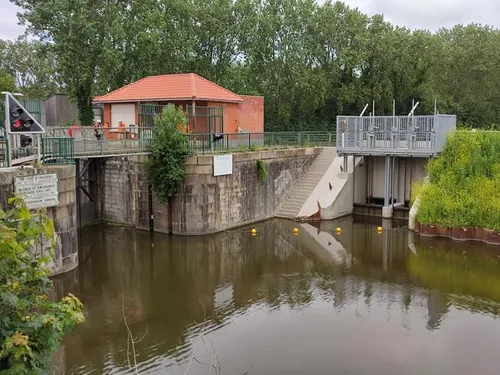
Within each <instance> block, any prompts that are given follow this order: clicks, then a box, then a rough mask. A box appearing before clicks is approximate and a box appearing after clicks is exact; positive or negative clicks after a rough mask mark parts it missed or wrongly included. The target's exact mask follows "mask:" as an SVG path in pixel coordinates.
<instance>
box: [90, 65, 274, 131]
mask: <svg viewBox="0 0 500 375" xmlns="http://www.w3.org/2000/svg"><path fill="white" fill-rule="evenodd" d="M94 103H101V104H102V105H103V114H102V117H103V118H102V122H103V123H106V122H108V123H109V124H111V128H116V129H118V124H119V122H120V121H123V122H124V123H125V124H126V125H128V126H130V125H136V126H152V125H153V123H152V119H153V115H154V114H155V113H158V112H160V111H161V109H162V108H163V106H164V105H166V104H169V103H173V104H175V105H176V106H182V107H183V108H184V110H185V111H186V113H187V116H188V130H189V131H191V132H194V133H210V132H212V133H238V132H251V133H260V132H263V131H264V98H263V97H262V96H248V95H238V94H235V93H233V92H231V91H229V90H227V89H225V88H223V87H221V86H219V85H217V84H215V83H214V82H211V81H209V80H207V79H205V78H203V77H201V76H199V75H197V74H195V73H189V74H166V75H157V76H149V77H144V78H142V79H140V80H138V81H136V82H133V83H131V84H129V85H126V86H123V87H121V88H119V89H117V90H115V91H112V92H110V93H108V94H106V95H102V96H98V97H96V98H94Z"/></svg>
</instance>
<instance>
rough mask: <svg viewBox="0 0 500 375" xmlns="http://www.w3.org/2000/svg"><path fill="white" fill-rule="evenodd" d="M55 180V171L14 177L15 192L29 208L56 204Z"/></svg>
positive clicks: (57, 199) (57, 196)
mask: <svg viewBox="0 0 500 375" xmlns="http://www.w3.org/2000/svg"><path fill="white" fill-rule="evenodd" d="M57 181H58V180H57V175H56V174H55V173H54V174H41V175H33V176H22V177H16V181H15V190H16V194H17V195H18V196H20V197H21V198H23V199H24V201H25V202H26V205H27V206H28V208H29V209H36V208H42V207H53V206H57V205H58V204H59V192H58V190H57Z"/></svg>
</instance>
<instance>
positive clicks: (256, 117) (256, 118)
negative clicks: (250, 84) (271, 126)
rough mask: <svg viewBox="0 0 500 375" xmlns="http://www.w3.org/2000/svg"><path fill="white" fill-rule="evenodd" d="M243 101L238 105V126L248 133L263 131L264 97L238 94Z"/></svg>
mask: <svg viewBox="0 0 500 375" xmlns="http://www.w3.org/2000/svg"><path fill="white" fill-rule="evenodd" d="M240 96H241V97H242V98H243V100H244V101H245V102H244V103H243V104H240V105H239V110H240V114H239V126H240V127H241V128H242V129H243V130H244V131H247V132H250V133H262V132H263V131H264V97H263V96H249V95H240Z"/></svg>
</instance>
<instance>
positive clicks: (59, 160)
mask: <svg viewBox="0 0 500 375" xmlns="http://www.w3.org/2000/svg"><path fill="white" fill-rule="evenodd" d="M41 154H42V160H43V163H44V164H73V163H74V162H75V139H74V138H68V137H43V138H42V150H41Z"/></svg>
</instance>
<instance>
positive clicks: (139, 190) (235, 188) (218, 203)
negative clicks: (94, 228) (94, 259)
mask: <svg viewBox="0 0 500 375" xmlns="http://www.w3.org/2000/svg"><path fill="white" fill-rule="evenodd" d="M318 152H319V150H317V149H313V148H307V149H286V150H277V151H257V152H247V153H235V154H233V171H232V174H230V175H226V176H214V172H213V168H214V166H213V156H211V155H203V156H201V155H200V156H192V157H190V158H188V160H187V161H186V167H185V168H186V177H185V181H184V183H183V184H182V185H181V186H180V187H179V189H178V191H177V193H176V194H175V196H174V197H173V200H172V206H171V207H168V206H167V205H165V204H160V203H159V202H158V201H157V199H156V198H155V197H154V194H153V195H151V196H150V195H149V194H148V185H147V183H146V182H145V179H144V176H143V175H142V173H141V167H140V165H141V162H142V161H143V160H144V158H145V157H147V156H124V157H114V158H106V159H102V160H100V166H99V173H98V179H97V180H98V191H99V199H98V202H97V206H98V210H97V211H98V219H100V220H103V221H109V222H115V223H121V224H127V225H132V226H136V227H137V228H140V229H151V230H155V231H158V232H165V233H173V234H178V235H203V234H209V233H215V232H220V231H223V230H225V229H228V228H232V227H237V226H241V225H245V224H248V223H251V222H255V221H259V220H265V219H268V218H271V217H273V216H274V215H275V214H276V211H277V210H278V208H279V206H280V204H281V202H282V201H283V200H284V199H285V197H286V194H287V192H288V191H289V190H290V189H291V187H292V186H291V184H290V182H291V180H292V178H293V177H294V176H295V177H296V178H297V177H299V176H300V175H301V174H302V173H304V172H305V171H306V170H307V167H308V166H309V165H310V164H311V163H312V162H313V161H314V159H315V157H316V155H317V154H318ZM257 160H263V161H264V163H265V164H266V166H267V170H268V177H267V181H266V182H265V183H262V182H261V181H260V177H259V170H258V167H257ZM305 161H307V162H306V163H305V165H303V164H304V162H305ZM301 166H303V168H302V169H301ZM298 172H299V173H298ZM297 173H298V175H297V176H296V174H297ZM150 217H152V218H153V219H152V221H153V227H150V221H149V219H150Z"/></svg>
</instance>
